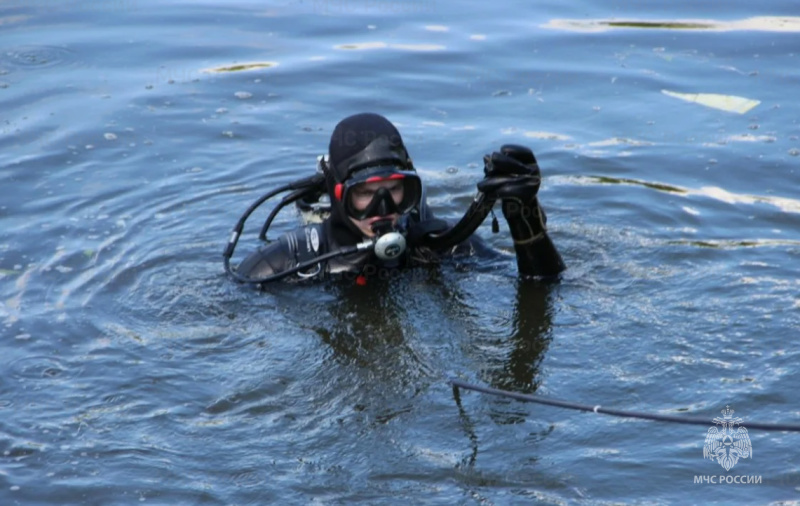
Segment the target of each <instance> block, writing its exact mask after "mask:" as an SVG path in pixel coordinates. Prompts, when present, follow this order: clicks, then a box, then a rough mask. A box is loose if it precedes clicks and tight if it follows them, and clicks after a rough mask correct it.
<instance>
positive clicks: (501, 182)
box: [478, 144, 542, 203]
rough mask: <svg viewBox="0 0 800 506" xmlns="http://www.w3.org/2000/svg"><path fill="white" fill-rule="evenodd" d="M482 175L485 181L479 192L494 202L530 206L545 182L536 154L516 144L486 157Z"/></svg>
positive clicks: (504, 147) (479, 184) (480, 184)
mask: <svg viewBox="0 0 800 506" xmlns="http://www.w3.org/2000/svg"><path fill="white" fill-rule="evenodd" d="M483 173H484V174H485V175H486V177H485V178H484V179H483V181H481V182H480V183H478V190H480V191H481V192H483V193H485V194H487V196H489V197H491V198H495V199H512V200H521V201H523V202H526V203H527V202H531V201H533V200H534V199H535V198H536V194H537V193H538V192H539V186H540V184H541V181H542V177H541V172H540V171H539V165H538V164H537V163H536V158H535V157H534V156H533V152H532V151H531V150H530V149H528V148H526V147H524V146H517V145H514V144H506V145H504V146H503V147H501V148H500V151H499V152H497V151H495V152H494V153H492V154H491V155H486V156H484V157H483Z"/></svg>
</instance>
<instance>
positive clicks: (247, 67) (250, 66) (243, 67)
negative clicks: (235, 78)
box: [203, 61, 278, 74]
mask: <svg viewBox="0 0 800 506" xmlns="http://www.w3.org/2000/svg"><path fill="white" fill-rule="evenodd" d="M277 66H278V62H274V61H262V62H250V63H237V64H235V65H226V66H224V67H213V68H210V69H204V70H203V72H205V73H207V74H216V73H220V72H249V71H251V70H260V69H266V68H272V67H277Z"/></svg>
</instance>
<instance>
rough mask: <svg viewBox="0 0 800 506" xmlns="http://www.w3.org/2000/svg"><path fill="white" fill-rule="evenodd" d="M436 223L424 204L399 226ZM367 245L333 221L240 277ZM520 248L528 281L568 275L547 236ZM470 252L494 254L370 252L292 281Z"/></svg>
mask: <svg viewBox="0 0 800 506" xmlns="http://www.w3.org/2000/svg"><path fill="white" fill-rule="evenodd" d="M423 202H424V200H423ZM537 207H538V206H537ZM533 212H541V208H538V209H537V210H530V209H529V210H528V211H527V212H526V215H530V214H531V213H533ZM432 220H434V217H433V213H432V212H431V210H430V208H429V207H428V206H427V205H425V204H423V205H421V206H420V209H415V210H414V211H413V212H412V213H410V214H409V215H406V216H403V217H401V221H400V223H399V224H400V228H401V229H413V228H414V227H415V226H419V225H420V224H422V223H430V222H432ZM514 221H515V220H512V221H510V222H509V226H510V227H511V228H512V231H513V230H514V227H515V225H516V224H515V223H514ZM542 221H543V222H544V221H546V218H544V217H543V219H542ZM363 240H364V238H363V237H361V236H360V235H357V234H356V233H354V232H353V231H352V229H351V228H350V227H347V226H346V225H345V224H344V223H341V221H340V220H337V219H336V218H335V217H329V218H328V219H326V220H324V221H323V222H322V223H315V224H309V225H306V226H303V227H298V228H296V229H295V230H293V231H291V232H288V233H286V234H284V235H283V236H281V237H280V238H279V239H277V240H276V241H273V242H271V243H269V244H267V245H265V246H262V247H261V248H259V249H258V250H257V251H256V252H254V253H252V254H251V255H250V256H248V257H247V258H246V259H245V260H244V261H243V262H242V263H241V264H240V265H239V268H238V269H237V272H238V273H239V274H241V275H244V276H247V277H249V278H262V277H265V276H269V275H272V274H275V273H279V272H283V271H286V270H288V269H290V268H293V267H295V266H297V265H299V264H300V263H303V262H306V261H308V260H311V259H313V258H315V257H319V256H321V255H324V254H326V253H328V252H331V251H336V250H339V249H341V248H344V247H347V246H352V245H354V244H357V243H359V242H362V241H363ZM514 247H515V251H516V254H517V264H518V267H519V270H520V273H521V274H523V275H528V276H539V277H553V276H556V275H558V273H559V272H561V271H562V270H563V269H564V263H563V261H562V260H561V256H560V255H559V253H558V251H557V250H556V248H555V246H554V245H553V242H552V241H551V240H550V238H549V236H548V235H547V233H546V231H544V230H542V231H541V232H540V233H539V235H538V236H537V237H536V240H533V241H526V242H525V243H522V244H520V243H516V242H515V245H514ZM470 251H479V252H480V251H483V252H486V251H490V250H489V248H488V247H487V246H485V245H483V243H482V241H480V239H479V238H477V237H475V236H473V237H470V238H469V239H468V240H466V241H464V242H463V243H461V244H460V245H458V246H456V247H453V248H450V249H449V250H448V251H432V250H430V249H429V248H427V247H425V246H424V243H423V244H416V245H415V244H411V245H409V247H408V248H407V249H406V252H405V254H403V255H401V256H400V257H399V258H398V259H395V260H393V261H391V262H386V261H383V260H380V259H378V258H377V257H376V256H375V254H374V253H373V252H372V251H371V250H368V251H363V252H358V253H354V254H351V255H344V256H340V257H336V258H333V259H330V260H328V261H324V262H321V263H319V264H315V265H314V266H313V267H312V268H310V269H308V270H307V271H305V272H302V271H301V272H298V273H297V274H295V275H293V276H291V277H289V278H287V279H295V280H298V279H309V278H314V279H328V278H331V277H336V276H341V275H350V276H351V277H355V276H357V275H359V274H363V275H367V276H369V275H370V274H377V273H380V274H383V273H384V272H385V271H386V270H393V269H399V268H405V267H417V266H421V265H431V264H435V263H437V262H438V260H439V259H440V258H441V257H442V256H449V255H452V254H454V253H466V252H470Z"/></svg>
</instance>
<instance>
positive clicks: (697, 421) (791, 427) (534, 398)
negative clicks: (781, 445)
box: [450, 379, 800, 432]
mask: <svg viewBox="0 0 800 506" xmlns="http://www.w3.org/2000/svg"><path fill="white" fill-rule="evenodd" d="M450 384H451V385H452V386H453V395H454V396H455V398H456V402H460V400H461V396H460V394H459V391H458V389H459V388H463V389H464V390H473V391H475V392H480V393H484V394H489V395H497V396H500V397H507V398H509V399H515V400H518V401H522V402H534V403H537V404H546V405H548V406H556V407H559V408H566V409H575V410H578V411H591V412H593V413H597V414H602V415H611V416H620V417H623V418H641V419H644V420H655V421H658V422H672V423H685V424H690V425H706V426H707V425H709V424H713V423H714V422H713V421H712V420H709V419H708V418H699V417H689V416H675V415H658V414H653V413H641V412H638V411H623V410H621V409H612V408H604V407H602V406H600V405H597V406H591V405H589V404H579V403H577V402H569V401H562V400H558V399H547V398H544V397H539V396H538V395H527V394H520V393H517V392H509V391H507V390H500V389H497V388H490V387H482V386H480V385H473V384H471V383H467V382H464V381H461V380H457V379H451V380H450ZM742 425H743V426H746V428H747V429H758V430H771V431H783V432H800V424H785V423H759V422H747V424H742Z"/></svg>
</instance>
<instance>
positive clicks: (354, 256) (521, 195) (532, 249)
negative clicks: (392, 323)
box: [223, 113, 566, 284]
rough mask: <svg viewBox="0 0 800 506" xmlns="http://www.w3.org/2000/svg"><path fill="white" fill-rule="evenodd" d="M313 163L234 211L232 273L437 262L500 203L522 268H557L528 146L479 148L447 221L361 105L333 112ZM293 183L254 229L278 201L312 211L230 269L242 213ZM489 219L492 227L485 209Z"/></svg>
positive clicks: (393, 134) (365, 273)
mask: <svg viewBox="0 0 800 506" xmlns="http://www.w3.org/2000/svg"><path fill="white" fill-rule="evenodd" d="M317 169H318V170H317V173H316V174H314V175H313V176H311V177H308V178H305V179H302V180H300V181H297V182H295V183H291V184H289V185H286V186H284V187H281V188H277V189H276V190H274V191H271V192H270V193H268V194H267V195H264V196H263V197H261V198H260V199H259V200H258V201H256V202H255V203H254V204H253V205H252V206H250V208H249V209H248V210H247V211H246V212H245V214H244V215H243V216H242V217H241V219H240V220H239V222H238V223H237V225H236V227H235V228H234V230H233V234H232V236H231V239H230V241H229V242H228V245H227V247H226V249H225V252H224V254H223V257H224V264H225V270H226V272H228V273H229V274H230V275H231V276H233V277H234V278H235V279H237V280H239V281H242V282H248V283H256V284H263V283H267V282H270V281H275V280H279V279H284V278H286V277H289V276H293V277H294V278H295V279H298V278H300V279H310V278H314V279H326V278H331V277H335V276H336V275H341V274H346V275H351V276H354V277H355V279H356V281H357V282H358V283H359V284H363V283H365V282H366V278H367V277H369V275H370V274H374V273H378V272H384V271H385V270H387V269H388V270H394V269H398V268H403V267H411V266H416V265H424V264H430V263H436V262H437V260H438V258H439V257H440V256H442V255H448V254H452V253H454V252H457V251H459V250H461V251H463V250H464V249H469V248H470V247H473V248H474V247H476V240H475V238H474V237H472V234H473V232H474V231H475V230H476V229H477V228H478V226H480V224H481V223H482V222H483V221H484V220H485V219H486V217H487V216H488V215H489V213H490V212H491V213H492V215H493V216H494V213H493V211H492V208H493V206H494V204H495V203H496V201H498V200H500V201H501V203H502V210H503V215H504V216H505V218H506V221H507V222H508V226H509V229H510V230H511V236H512V238H513V240H514V249H515V252H516V257H517V266H518V269H519V272H520V274H522V275H523V276H531V277H539V278H555V277H557V276H558V274H559V273H560V272H561V271H563V270H564V269H565V268H566V267H565V265H564V262H563V261H562V259H561V256H560V255H559V253H558V251H557V250H556V247H555V245H554V244H553V242H552V240H551V239H550V237H549V236H548V235H547V229H546V226H545V223H546V221H547V218H546V216H545V214H544V211H543V210H542V208H541V206H540V205H539V201H538V198H537V193H538V191H539V185H540V182H541V175H540V172H539V167H538V165H537V163H536V159H535V157H534V155H533V153H532V152H531V150H530V149H528V148H526V147H522V146H516V145H505V146H503V147H502V148H501V149H500V151H499V152H494V153H492V154H491V155H487V156H485V157H484V175H485V177H484V179H483V180H482V181H480V182H479V183H478V192H477V194H476V196H475V198H474V200H473V202H472V204H471V205H470V207H469V209H468V210H467V212H466V214H465V215H464V217H463V218H461V220H460V221H459V222H458V223H456V224H455V225H454V226H452V227H450V226H449V225H448V224H447V223H446V222H445V221H443V220H439V219H436V218H435V217H434V215H433V213H432V211H431V210H430V208H429V207H428V205H427V202H426V198H425V190H424V186H423V185H422V182H421V180H420V178H419V176H418V175H417V173H416V170H415V169H414V165H413V163H412V160H411V158H410V157H409V154H408V151H407V150H406V147H405V145H404V144H403V140H402V138H401V137H400V133H399V132H398V131H397V129H396V128H395V127H394V125H392V123H390V122H389V120H387V119H386V118H384V117H383V116H380V115H378V114H372V113H363V114H356V115H354V116H350V117H347V118H345V119H344V120H342V121H341V122H339V124H338V125H336V128H335V129H334V131H333V134H332V136H331V140H330V146H329V149H328V155H327V156H322V157H319V159H318V167H317ZM287 191H291V192H292V193H290V194H289V195H287V196H286V197H284V198H283V199H282V200H281V202H280V203H279V204H278V206H277V207H276V208H275V209H273V211H272V213H271V214H270V215H269V217H268V219H267V221H266V223H265V224H264V226H263V227H262V229H261V234H260V238H261V239H263V240H266V233H267V230H268V229H269V226H270V224H271V223H272V221H273V219H274V218H275V216H276V215H277V213H278V212H279V211H280V209H281V208H283V207H284V206H286V205H288V204H290V203H295V204H296V205H297V206H298V207H299V208H300V209H301V211H304V212H305V214H315V215H317V216H320V217H321V218H322V219H321V222H320V223H309V224H306V225H305V226H302V227H299V228H297V229H295V230H294V231H292V232H289V233H287V234H285V235H283V236H282V237H280V238H279V239H278V240H277V241H273V242H270V243H268V244H266V245H265V246H262V247H261V248H260V249H258V250H257V251H256V252H254V253H252V254H250V255H249V256H248V257H246V258H245V260H244V261H243V262H242V263H241V264H240V265H239V266H238V268H236V269H235V270H234V269H233V268H232V267H231V265H230V259H231V257H232V256H233V252H234V249H235V247H236V244H237V242H238V240H239V237H240V236H241V233H242V230H243V228H244V223H245V221H246V220H247V218H248V217H249V216H250V214H252V212H253V211H255V209H256V208H258V206H260V205H261V204H262V203H263V202H265V201H266V200H268V199H270V198H272V197H273V196H275V195H277V194H279V193H282V192H287ZM492 228H493V230H494V231H495V232H496V231H497V229H498V226H497V219H496V218H493V223H492Z"/></svg>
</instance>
